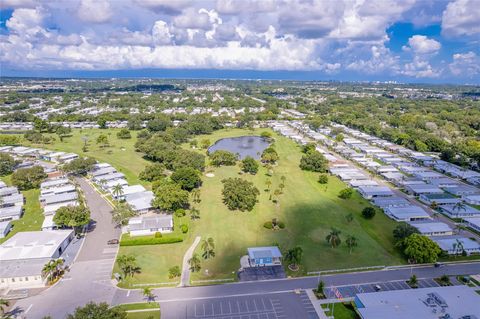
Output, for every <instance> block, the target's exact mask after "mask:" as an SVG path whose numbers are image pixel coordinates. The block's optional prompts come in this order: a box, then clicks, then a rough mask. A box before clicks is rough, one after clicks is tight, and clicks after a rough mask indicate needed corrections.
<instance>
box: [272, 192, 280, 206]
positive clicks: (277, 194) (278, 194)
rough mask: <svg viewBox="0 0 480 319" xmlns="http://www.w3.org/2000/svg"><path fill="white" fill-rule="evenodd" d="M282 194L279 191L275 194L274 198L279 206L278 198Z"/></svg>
mask: <svg viewBox="0 0 480 319" xmlns="http://www.w3.org/2000/svg"><path fill="white" fill-rule="evenodd" d="M281 194H282V192H281V191H280V190H279V189H276V190H275V191H274V192H273V196H275V202H276V203H277V204H278V197H279V196H280V195H281Z"/></svg>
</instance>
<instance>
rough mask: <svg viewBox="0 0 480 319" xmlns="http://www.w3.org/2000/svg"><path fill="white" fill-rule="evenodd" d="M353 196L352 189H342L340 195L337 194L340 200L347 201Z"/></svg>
mask: <svg viewBox="0 0 480 319" xmlns="http://www.w3.org/2000/svg"><path fill="white" fill-rule="evenodd" d="M352 195H353V189H352V188H344V189H342V190H341V191H340V193H339V194H338V197H340V198H342V199H349V198H351V197H352Z"/></svg>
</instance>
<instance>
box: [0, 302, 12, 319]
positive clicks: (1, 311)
mask: <svg viewBox="0 0 480 319" xmlns="http://www.w3.org/2000/svg"><path fill="white" fill-rule="evenodd" d="M8 306H10V302H9V301H8V300H6V299H0V315H2V318H3V317H4V316H5V308H7V307H8Z"/></svg>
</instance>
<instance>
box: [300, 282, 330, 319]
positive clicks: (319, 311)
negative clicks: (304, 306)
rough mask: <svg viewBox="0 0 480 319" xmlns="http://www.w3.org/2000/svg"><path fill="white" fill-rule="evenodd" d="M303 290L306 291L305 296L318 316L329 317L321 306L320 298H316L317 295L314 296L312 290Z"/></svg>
mask: <svg viewBox="0 0 480 319" xmlns="http://www.w3.org/2000/svg"><path fill="white" fill-rule="evenodd" d="M305 292H306V293H307V296H308V298H309V299H310V302H311V303H312V305H313V308H315V312H316V313H317V315H318V318H320V319H329V317H328V316H327V315H326V314H325V311H324V309H323V308H322V301H321V300H320V299H317V297H315V294H314V293H313V290H312V289H306V290H305Z"/></svg>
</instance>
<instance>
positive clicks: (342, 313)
mask: <svg viewBox="0 0 480 319" xmlns="http://www.w3.org/2000/svg"><path fill="white" fill-rule="evenodd" d="M322 308H323V309H329V310H328V311H326V312H325V313H326V314H327V316H331V315H332V312H331V310H332V305H322ZM333 317H334V318H335V319H357V318H360V317H359V316H358V314H357V313H356V312H355V310H353V306H352V305H350V304H349V305H347V304H344V303H336V304H335V306H334V307H333Z"/></svg>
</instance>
